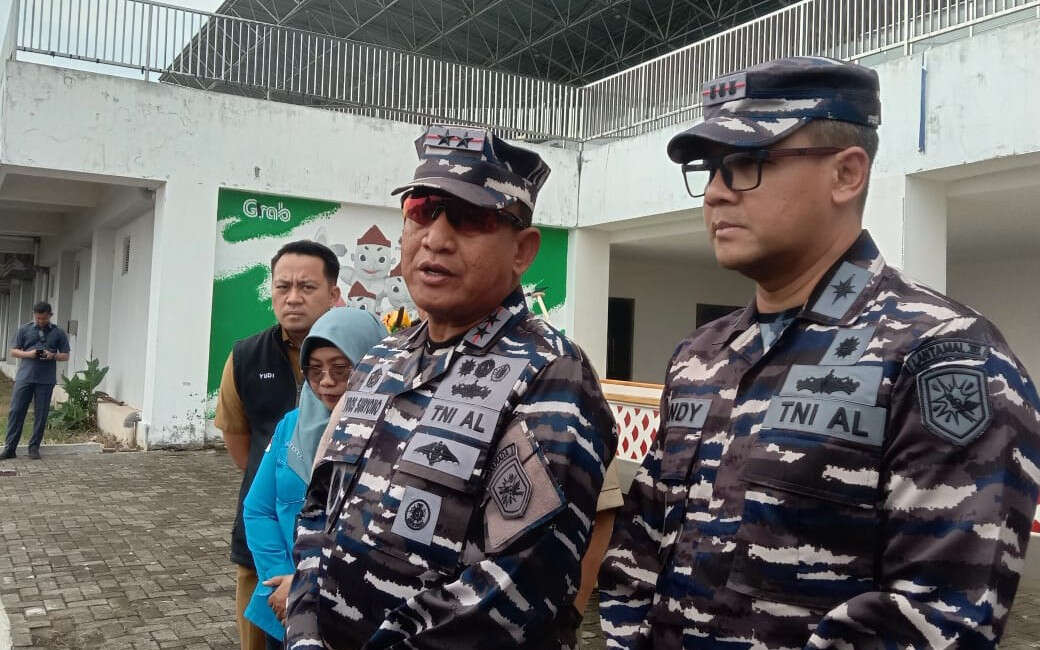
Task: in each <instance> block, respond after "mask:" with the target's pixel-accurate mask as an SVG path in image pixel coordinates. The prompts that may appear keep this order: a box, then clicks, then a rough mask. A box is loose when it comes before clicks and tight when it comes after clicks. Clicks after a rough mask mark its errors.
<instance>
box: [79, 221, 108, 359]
mask: <svg viewBox="0 0 1040 650" xmlns="http://www.w3.org/2000/svg"><path fill="white" fill-rule="evenodd" d="M114 266H115V232H114V231H112V230H108V229H99V230H95V231H94V233H93V235H92V237H91V242H90V284H89V285H88V288H89V291H90V303H89V306H88V307H87V322H86V328H84V330H81V331H84V332H85V334H86V341H87V346H86V349H87V354H88V358H90V357H93V358H96V359H97V360H98V361H100V362H101V366H102V367H104V366H106V365H108V361H109V359H108V340H109V327H110V325H111V321H112V272H113V267H114Z"/></svg>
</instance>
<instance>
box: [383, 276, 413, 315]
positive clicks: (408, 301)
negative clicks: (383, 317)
mask: <svg viewBox="0 0 1040 650" xmlns="http://www.w3.org/2000/svg"><path fill="white" fill-rule="evenodd" d="M385 287H386V290H385V295H386V301H387V302H388V303H390V306H389V308H387V309H384V310H383V311H384V312H385V311H389V310H393V309H400V308H401V307H404V309H405V311H407V312H408V316H409V317H410V318H411V319H412V320H415V319H416V318H418V316H419V310H418V309H417V308H416V307H415V301H413V300H412V294H410V293H408V286H407V285H406V284H405V283H404V274H403V273H402V272H401V263H400V262H398V263H397V266H395V267H394V268H393V269H391V270H390V275H389V276H388V277H387V278H386V285H385Z"/></svg>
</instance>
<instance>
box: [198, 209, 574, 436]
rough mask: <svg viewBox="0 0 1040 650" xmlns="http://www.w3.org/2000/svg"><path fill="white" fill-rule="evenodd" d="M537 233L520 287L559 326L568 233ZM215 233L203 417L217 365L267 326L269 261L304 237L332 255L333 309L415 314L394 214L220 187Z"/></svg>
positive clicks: (212, 395) (271, 321)
mask: <svg viewBox="0 0 1040 650" xmlns="http://www.w3.org/2000/svg"><path fill="white" fill-rule="evenodd" d="M541 231H542V247H541V249H540V251H539V253H538V257H537V258H536V259H535V261H534V263H533V264H532V265H531V268H530V269H528V271H527V273H526V274H525V275H524V277H523V280H522V282H523V285H524V289H525V290H526V291H531V290H533V289H534V288H535V287H540V288H544V295H543V301H544V303H545V307H546V310H547V312H548V316H549V319H550V321H551V322H552V323H553V324H554V325H556V326H557V327H562V325H563V308H564V304H565V302H566V298H567V295H566V292H567V236H568V231H567V230H565V229H560V228H541ZM216 235H217V236H216V238H215V240H216V244H215V246H216V251H215V268H214V273H213V305H212V311H211V317H210V349H209V376H208V381H207V393H208V395H209V411H210V413H209V415H210V417H212V412H213V408H215V404H216V402H215V399H216V391H217V389H218V387H219V386H220V377H221V373H222V371H223V369H224V363H225V362H226V360H227V357H228V354H230V352H231V349H232V347H233V346H234V343H235V341H237V340H239V339H242V338H245V337H247V336H251V335H252V334H255V333H256V332H259V331H260V330H262V329H264V328H267V327H270V326H271V325H273V324H274V322H275V321H274V312H273V310H272V309H271V293H270V278H271V274H270V270H269V264H270V260H271V257H272V256H273V255H274V254H275V252H277V250H278V249H279V248H281V246H282V245H284V244H286V243H288V242H290V241H294V240H297V239H312V240H315V241H319V242H321V243H323V244H325V245H327V246H329V247H330V248H331V249H332V250H333V251H334V252H335V253H336V255H337V256H338V257H339V261H340V265H341V272H340V277H339V286H340V290H341V291H342V293H343V299H342V300H341V304H344V305H350V306H352V307H359V308H362V309H367V310H369V311H373V312H374V313H376V314H377V315H378V314H382V313H384V312H385V311H388V310H391V309H396V308H398V307H402V306H403V307H405V308H406V309H408V310H409V311H410V312H412V313H413V315H415V313H414V308H415V305H414V304H413V303H412V302H411V297H410V296H409V295H408V290H407V287H406V286H405V285H404V278H403V277H402V276H401V269H400V259H401V255H400V237H401V217H400V215H399V214H398V213H397V212H396V211H394V210H386V209H379V208H366V207H360V206H350V205H343V204H340V203H335V202H330V201H316V200H311V199H302V198H297V197H290V196H278V195H271V194H259V193H256V192H246V191H241V190H230V189H222V190H220V194H219V196H218V199H217V219H216ZM535 311H536V313H538V311H539V310H538V309H537V308H535Z"/></svg>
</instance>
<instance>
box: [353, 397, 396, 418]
mask: <svg viewBox="0 0 1040 650" xmlns="http://www.w3.org/2000/svg"><path fill="white" fill-rule="evenodd" d="M388 399H390V396H389V395H366V394H365V393H359V392H357V391H350V392H348V393H347V394H346V397H344V399H343V417H344V418H358V419H360V420H369V421H373V420H378V419H379V417H380V416H381V415H382V414H383V408H384V407H386V402H387V400H388Z"/></svg>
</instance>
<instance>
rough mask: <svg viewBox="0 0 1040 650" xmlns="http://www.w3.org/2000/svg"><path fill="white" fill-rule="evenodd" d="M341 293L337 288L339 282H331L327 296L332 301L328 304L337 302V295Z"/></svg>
mask: <svg viewBox="0 0 1040 650" xmlns="http://www.w3.org/2000/svg"><path fill="white" fill-rule="evenodd" d="M341 295H343V292H342V291H340V290H339V283H338V282H333V283H332V291H330V292H329V297H330V298H332V302H331V303H330V304H332V305H335V304H336V303H337V302H339V297H340V296H341Z"/></svg>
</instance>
